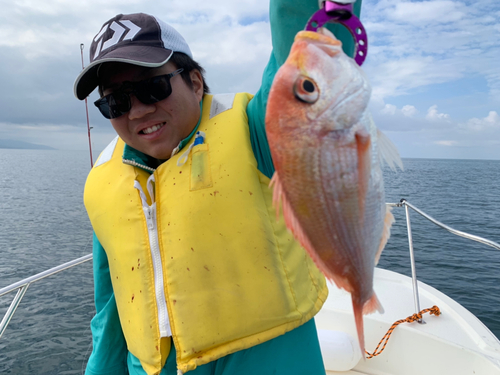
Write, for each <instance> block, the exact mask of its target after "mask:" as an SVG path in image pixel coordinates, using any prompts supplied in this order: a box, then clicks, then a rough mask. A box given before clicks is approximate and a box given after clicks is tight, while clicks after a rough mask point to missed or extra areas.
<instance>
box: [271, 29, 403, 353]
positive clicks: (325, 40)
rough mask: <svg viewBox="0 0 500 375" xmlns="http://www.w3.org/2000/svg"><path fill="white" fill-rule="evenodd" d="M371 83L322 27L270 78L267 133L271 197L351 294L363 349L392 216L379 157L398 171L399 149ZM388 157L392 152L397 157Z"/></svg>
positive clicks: (301, 38) (302, 39) (299, 42)
mask: <svg viewBox="0 0 500 375" xmlns="http://www.w3.org/2000/svg"><path fill="white" fill-rule="evenodd" d="M370 94H371V89H370V86H369V83H368V81H367V79H366V77H365V76H364V74H363V72H362V71H361V69H360V68H359V67H358V66H357V65H356V63H355V62H354V61H353V60H352V59H351V58H349V57H347V56H346V55H345V54H344V52H343V51H342V48H341V43H340V42H339V41H338V40H336V39H335V37H334V36H333V35H332V34H331V33H329V32H328V31H321V32H320V33H314V32H309V31H302V32H300V33H298V34H297V36H296V38H295V42H294V44H293V46H292V49H291V52H290V55H289V57H288V59H287V61H286V62H285V64H284V65H283V66H282V67H281V68H280V69H279V71H278V73H277V74H276V77H275V80H274V82H273V86H272V88H271V91H270V94H269V99H268V104H267V113H266V132H267V136H268V141H269V146H270V149H271V154H272V157H273V161H274V165H275V169H276V173H275V175H274V176H273V179H272V182H271V184H272V185H273V186H274V198H273V199H274V203H275V205H279V204H280V203H281V204H282V206H283V212H284V216H285V221H286V223H287V226H288V227H289V228H290V229H291V231H292V232H293V233H294V235H295V236H296V238H297V239H298V240H299V241H300V242H301V244H302V245H303V246H304V248H305V249H306V250H307V252H308V253H309V255H310V256H311V257H312V258H313V260H314V261H315V263H316V265H317V266H318V268H319V269H320V270H321V271H322V272H323V273H324V274H325V276H326V277H327V278H328V279H330V280H332V281H334V282H335V283H336V284H337V285H338V286H339V287H341V288H343V289H345V290H347V291H348V292H350V293H351V297H352V303H353V310H354V316H355V322H356V327H357V331H358V339H359V343H360V347H361V349H362V352H364V336H363V320H362V314H363V313H369V312H373V311H375V310H379V311H381V312H382V311H383V309H382V306H381V305H380V303H379V301H378V299H377V297H376V295H375V293H374V291H373V274H374V267H375V262H376V260H377V258H378V256H379V255H380V252H381V250H382V248H383V247H384V246H385V243H386V241H387V239H388V237H389V229H390V226H391V224H392V222H393V221H394V219H393V217H392V214H391V213H390V210H388V209H387V208H386V205H385V195H384V184H383V178H382V170H381V165H380V164H381V156H380V155H383V156H385V155H392V157H387V156H385V157H387V158H388V159H390V160H388V162H389V165H394V164H397V165H399V166H400V167H401V168H402V164H401V160H400V159H399V156H398V153H397V150H395V148H394V146H393V145H392V144H391V143H390V141H388V140H387V139H385V142H384V145H386V146H385V147H388V148H389V150H380V149H379V142H378V137H383V135H382V133H380V131H378V129H377V128H376V126H375V124H374V123H373V121H372V119H371V116H370V114H369V113H368V110H367V105H368V102H369V98H370ZM394 155H395V156H394Z"/></svg>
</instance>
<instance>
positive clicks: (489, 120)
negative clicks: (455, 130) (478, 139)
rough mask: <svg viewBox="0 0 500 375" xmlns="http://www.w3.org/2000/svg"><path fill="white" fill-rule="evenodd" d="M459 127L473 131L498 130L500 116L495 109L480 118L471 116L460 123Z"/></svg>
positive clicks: (499, 127)
mask: <svg viewBox="0 0 500 375" xmlns="http://www.w3.org/2000/svg"><path fill="white" fill-rule="evenodd" d="M459 127H460V128H461V129H464V130H469V131H474V132H486V131H488V132H490V131H494V130H500V116H499V115H498V113H497V112H496V111H490V113H489V114H488V116H486V117H484V118H481V119H479V118H471V119H470V120H469V121H467V122H466V123H465V124H460V125H459Z"/></svg>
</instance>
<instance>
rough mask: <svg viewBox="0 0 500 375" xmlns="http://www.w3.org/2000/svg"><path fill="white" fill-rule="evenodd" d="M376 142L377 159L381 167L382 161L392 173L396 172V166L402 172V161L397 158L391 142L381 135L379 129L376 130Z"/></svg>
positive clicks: (396, 150)
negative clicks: (378, 158)
mask: <svg viewBox="0 0 500 375" xmlns="http://www.w3.org/2000/svg"><path fill="white" fill-rule="evenodd" d="M377 141H378V149H379V157H380V164H381V165H382V161H385V162H386V163H387V165H388V166H389V168H391V169H392V170H393V171H396V165H397V166H398V167H399V169H401V170H404V168H403V161H402V160H401V157H400V156H399V152H398V149H397V148H396V146H395V145H394V143H392V142H391V140H390V139H389V138H387V136H386V135H385V134H384V133H382V132H381V131H380V130H379V129H377Z"/></svg>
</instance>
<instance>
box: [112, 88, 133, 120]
mask: <svg viewBox="0 0 500 375" xmlns="http://www.w3.org/2000/svg"><path fill="white" fill-rule="evenodd" d="M106 97H107V98H108V105H109V115H110V118H117V117H120V116H122V115H124V114H125V113H127V112H128V111H130V97H129V96H128V94H126V93H124V92H122V91H115V92H114V93H112V94H110V95H107V96H106Z"/></svg>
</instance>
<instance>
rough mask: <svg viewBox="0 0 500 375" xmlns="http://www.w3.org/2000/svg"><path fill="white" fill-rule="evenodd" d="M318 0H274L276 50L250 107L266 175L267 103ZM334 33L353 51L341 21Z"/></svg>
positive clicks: (358, 4)
mask: <svg viewBox="0 0 500 375" xmlns="http://www.w3.org/2000/svg"><path fill="white" fill-rule="evenodd" d="M361 2H362V0H357V1H356V3H355V4H354V13H355V14H356V15H357V16H358V17H359V14H360V10H361ZM318 9H319V8H318V0H271V2H270V9H269V17H270V23H271V36H272V43H273V51H272V52H271V57H270V59H269V62H268V64H267V66H266V68H265V70H264V74H263V76H262V84H261V87H260V89H259V91H258V92H257V94H256V95H255V97H254V98H253V99H252V100H251V101H250V103H249V104H248V108H247V114H248V122H249V127H250V138H251V141H252V148H253V150H254V153H255V157H256V158H257V163H258V167H259V170H260V171H261V172H262V173H264V174H265V175H266V176H267V177H271V176H272V174H273V173H274V167H273V163H272V158H271V153H270V151H269V145H268V143H267V137H266V131H265V116H266V104H267V97H268V95H269V90H270V88H271V85H272V83H273V79H274V75H275V74H276V72H277V71H278V69H279V67H280V66H281V65H282V64H283V63H284V62H285V60H286V59H287V57H288V54H289V52H290V48H291V47H292V44H293V40H294V38H295V35H296V34H297V33H298V32H299V31H300V30H303V29H304V27H305V25H306V23H307V21H308V20H309V18H310V17H311V16H312V15H313V14H314V12H316V11H317V10H318ZM328 29H330V30H331V31H332V32H333V33H334V34H335V36H336V37H337V38H338V39H339V40H341V41H342V44H343V48H344V51H346V53H347V54H349V55H351V56H352V54H353V53H354V42H353V39H352V36H351V34H350V33H349V32H348V31H347V30H346V29H345V28H344V27H343V26H340V25H336V24H331V25H330V24H329V25H328Z"/></svg>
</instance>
